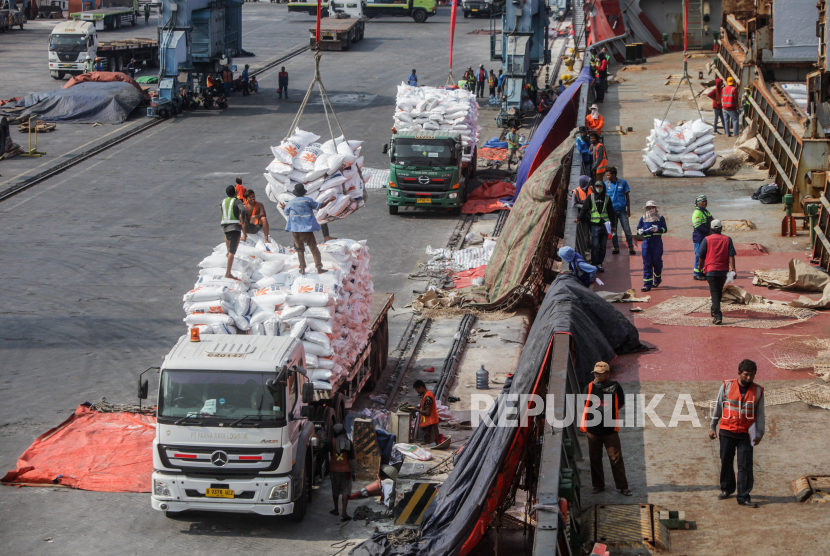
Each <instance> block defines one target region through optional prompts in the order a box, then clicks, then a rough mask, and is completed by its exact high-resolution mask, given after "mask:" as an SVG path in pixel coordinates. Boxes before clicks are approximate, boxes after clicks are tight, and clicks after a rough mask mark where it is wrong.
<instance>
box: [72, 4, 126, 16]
mask: <svg viewBox="0 0 830 556" xmlns="http://www.w3.org/2000/svg"><path fill="white" fill-rule="evenodd" d="M132 11H133V9H132V8H130V7H129V6H122V7H120V8H99V9H97V10H84V11H82V12H73V13H72V14H70V16H71V17H72V19H96V17H95V16H98V18H101V17H104V16H107V15H113V14H120V13H128V12H132ZM85 15H86V16H89V17H88V18H85V17H83V16H85Z"/></svg>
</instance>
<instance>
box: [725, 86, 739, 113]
mask: <svg viewBox="0 0 830 556" xmlns="http://www.w3.org/2000/svg"><path fill="white" fill-rule="evenodd" d="M721 99H722V101H723V109H724V110H737V109H738V89H737V88H736V87H731V86H729V85H727V86H726V87H724V88H723V91H721Z"/></svg>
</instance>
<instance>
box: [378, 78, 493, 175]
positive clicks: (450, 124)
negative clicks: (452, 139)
mask: <svg viewBox="0 0 830 556" xmlns="http://www.w3.org/2000/svg"><path fill="white" fill-rule="evenodd" d="M395 130H397V132H398V133H415V132H418V131H422V130H423V131H434V132H438V133H441V132H444V133H453V132H455V133H460V134H461V142H462V144H463V145H464V146H465V147H474V146H475V145H477V144H478V140H479V138H480V136H481V128H480V127H479V126H478V101H476V97H475V95H473V94H472V93H471V92H469V91H465V90H463V89H436V88H435V87H410V86H409V85H407V84H405V83H401V84H400V85H399V86H398V98H397V101H396V110H395ZM465 150H466V149H465ZM470 150H471V151H472V149H470ZM471 159H472V152H470V153H465V154H464V155H463V160H464V162H469V161H470V160H471Z"/></svg>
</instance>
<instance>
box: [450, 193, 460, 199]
mask: <svg viewBox="0 0 830 556" xmlns="http://www.w3.org/2000/svg"><path fill="white" fill-rule="evenodd" d="M447 197H449V198H450V199H455V198H456V197H458V193H450V194H449V195H447Z"/></svg>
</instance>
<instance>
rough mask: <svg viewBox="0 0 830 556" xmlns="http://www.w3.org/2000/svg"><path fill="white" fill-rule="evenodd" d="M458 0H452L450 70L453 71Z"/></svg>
mask: <svg viewBox="0 0 830 556" xmlns="http://www.w3.org/2000/svg"><path fill="white" fill-rule="evenodd" d="M455 3H456V0H452V14H451V15H450V72H452V43H453V39H455V7H456V4H455Z"/></svg>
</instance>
